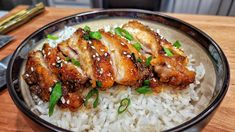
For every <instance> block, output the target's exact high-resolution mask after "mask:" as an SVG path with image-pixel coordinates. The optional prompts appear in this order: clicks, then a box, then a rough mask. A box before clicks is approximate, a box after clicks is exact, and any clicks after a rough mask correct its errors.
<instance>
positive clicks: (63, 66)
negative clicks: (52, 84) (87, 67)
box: [43, 44, 88, 89]
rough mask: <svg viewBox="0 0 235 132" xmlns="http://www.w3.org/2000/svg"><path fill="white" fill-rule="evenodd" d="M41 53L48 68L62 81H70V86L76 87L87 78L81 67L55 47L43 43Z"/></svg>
mask: <svg viewBox="0 0 235 132" xmlns="http://www.w3.org/2000/svg"><path fill="white" fill-rule="evenodd" d="M43 53H44V57H45V60H46V62H47V64H48V65H49V67H50V69H51V70H52V72H53V73H55V74H56V75H57V76H58V78H60V80H61V81H62V82H64V83H70V84H71V87H72V86H73V87H74V88H75V89H77V88H79V87H80V86H81V84H84V83H85V82H86V80H87V79H88V78H87V76H86V75H85V74H84V72H83V71H82V69H81V68H80V67H79V66H76V65H74V64H72V63H71V62H69V60H66V58H65V56H64V55H63V54H62V53H61V52H59V51H58V50H57V48H52V47H50V46H49V44H44V46H43ZM69 59H70V58H69Z"/></svg>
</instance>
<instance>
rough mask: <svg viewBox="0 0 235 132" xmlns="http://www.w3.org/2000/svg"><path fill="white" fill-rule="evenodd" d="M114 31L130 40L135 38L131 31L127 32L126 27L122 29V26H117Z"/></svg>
mask: <svg viewBox="0 0 235 132" xmlns="http://www.w3.org/2000/svg"><path fill="white" fill-rule="evenodd" d="M114 32H115V33H116V34H117V35H119V36H123V37H125V38H126V39H128V40H130V41H132V40H133V36H132V35H131V34H130V33H129V32H127V31H126V30H125V29H122V28H120V27H117V28H115V29H114Z"/></svg>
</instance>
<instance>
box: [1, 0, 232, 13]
mask: <svg viewBox="0 0 235 132" xmlns="http://www.w3.org/2000/svg"><path fill="white" fill-rule="evenodd" d="M38 2H43V3H44V4H45V5H47V6H51V7H77V8H103V9H110V8H136V9H145V10H152V11H161V12H172V13H188V14H207V15H223V16H235V0H0V16H2V15H4V14H5V13H7V12H8V11H9V10H11V9H12V8H14V7H16V6H17V5H33V4H36V3H38Z"/></svg>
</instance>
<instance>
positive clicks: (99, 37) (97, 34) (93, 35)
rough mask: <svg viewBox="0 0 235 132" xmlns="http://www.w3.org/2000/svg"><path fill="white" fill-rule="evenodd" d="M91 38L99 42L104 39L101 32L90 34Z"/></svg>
mask: <svg viewBox="0 0 235 132" xmlns="http://www.w3.org/2000/svg"><path fill="white" fill-rule="evenodd" d="M89 37H90V38H92V39H98V40H99V39H101V38H102V36H101V33H100V32H99V31H95V32H90V33H89Z"/></svg>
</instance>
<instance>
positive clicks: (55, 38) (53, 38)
mask: <svg viewBox="0 0 235 132" xmlns="http://www.w3.org/2000/svg"><path fill="white" fill-rule="evenodd" d="M47 38H48V39H51V40H57V39H59V37H57V36H53V35H51V34H48V35H47Z"/></svg>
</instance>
